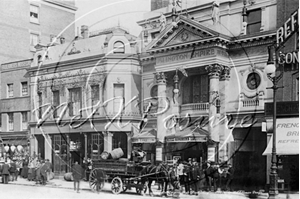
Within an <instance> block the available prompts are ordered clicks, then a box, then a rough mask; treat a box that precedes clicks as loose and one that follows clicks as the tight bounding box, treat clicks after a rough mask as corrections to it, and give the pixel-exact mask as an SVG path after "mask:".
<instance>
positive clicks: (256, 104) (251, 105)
mask: <svg viewBox="0 0 300 199" xmlns="http://www.w3.org/2000/svg"><path fill="white" fill-rule="evenodd" d="M264 97H265V94H264V92H262V91H261V92H259V93H258V94H257V95H256V96H254V97H252V98H250V97H248V96H246V95H245V94H244V93H241V94H240V98H239V108H240V110H241V111H254V110H264V103H265V101H264Z"/></svg>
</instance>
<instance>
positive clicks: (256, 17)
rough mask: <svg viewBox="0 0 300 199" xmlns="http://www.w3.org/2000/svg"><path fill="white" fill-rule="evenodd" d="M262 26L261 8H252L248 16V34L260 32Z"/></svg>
mask: <svg viewBox="0 0 300 199" xmlns="http://www.w3.org/2000/svg"><path fill="white" fill-rule="evenodd" d="M260 28H261V9H257V10H251V11H249V12H248V16H247V34H252V33H255V32H260Z"/></svg>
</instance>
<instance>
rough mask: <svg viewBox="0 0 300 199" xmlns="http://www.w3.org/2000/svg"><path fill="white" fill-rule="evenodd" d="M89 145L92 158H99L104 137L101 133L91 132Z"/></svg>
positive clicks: (102, 148) (102, 149)
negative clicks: (90, 143)
mask: <svg viewBox="0 0 300 199" xmlns="http://www.w3.org/2000/svg"><path fill="white" fill-rule="evenodd" d="M91 147H92V148H91V150H92V151H91V152H92V159H93V160H94V159H95V160H99V159H100V155H101V153H102V152H103V151H104V139H103V135H102V134H100V133H98V134H94V133H93V134H92V145H91Z"/></svg>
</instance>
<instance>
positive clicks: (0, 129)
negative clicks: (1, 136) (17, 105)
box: [0, 113, 2, 131]
mask: <svg viewBox="0 0 300 199" xmlns="http://www.w3.org/2000/svg"><path fill="white" fill-rule="evenodd" d="M0 131H2V114H1V113H0Z"/></svg>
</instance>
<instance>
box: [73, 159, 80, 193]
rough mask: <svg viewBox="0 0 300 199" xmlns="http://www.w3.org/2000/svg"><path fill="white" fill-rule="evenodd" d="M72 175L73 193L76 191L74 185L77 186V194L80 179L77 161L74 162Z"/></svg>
mask: <svg viewBox="0 0 300 199" xmlns="http://www.w3.org/2000/svg"><path fill="white" fill-rule="evenodd" d="M72 175H73V179H74V191H76V184H77V193H79V186H80V180H81V178H82V168H81V166H80V165H79V164H78V162H77V161H76V162H75V164H74V166H73V168H72Z"/></svg>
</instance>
